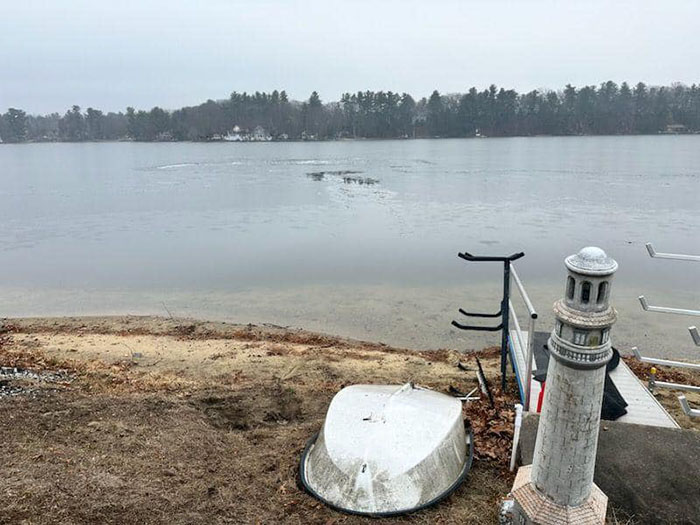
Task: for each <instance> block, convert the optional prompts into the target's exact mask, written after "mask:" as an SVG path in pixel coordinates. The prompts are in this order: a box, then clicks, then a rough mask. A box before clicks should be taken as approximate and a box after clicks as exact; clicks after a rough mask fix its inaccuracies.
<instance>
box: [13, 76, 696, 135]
mask: <svg viewBox="0 0 700 525" xmlns="http://www.w3.org/2000/svg"><path fill="white" fill-rule="evenodd" d="M256 128H257V129H263V130H264V132H265V134H266V136H268V137H270V138H272V139H273V140H274V139H277V140H287V139H288V140H299V139H304V140H326V139H339V138H413V137H473V136H479V135H481V136H490V137H507V136H532V135H608V134H649V133H659V132H665V131H668V130H672V131H681V132H682V131H688V132H697V131H700V85H696V84H693V85H692V86H690V87H688V86H685V85H682V84H674V85H671V86H653V87H650V86H647V85H645V84H644V83H642V82H640V83H638V84H636V85H635V86H634V87H630V86H629V85H628V84H627V83H626V82H625V83H623V84H622V85H619V86H618V85H617V84H616V83H614V82H612V81H608V82H604V83H602V84H601V85H600V86H598V87H596V86H585V87H582V88H575V87H574V86H571V85H567V86H566V87H565V88H564V89H563V90H561V91H548V90H544V91H540V90H534V91H530V92H528V93H522V94H521V93H518V92H516V91H515V90H512V89H504V88H498V87H496V86H495V85H491V86H490V87H489V88H487V89H484V90H483V91H479V90H477V89H476V88H471V89H470V90H469V91H468V92H466V93H462V94H448V95H442V94H440V93H439V92H438V91H434V92H433V93H432V94H431V95H430V97H428V98H422V99H420V100H418V101H416V100H415V99H413V97H411V95H409V94H407V93H402V94H399V93H394V92H391V91H386V92H385V91H376V92H375V91H364V92H358V93H346V94H344V95H343V96H342V97H341V99H340V101H337V102H330V103H323V102H322V101H321V99H320V97H319V95H318V93H317V92H315V91H314V92H313V93H312V94H311V96H310V97H309V99H308V100H306V101H303V102H298V101H292V100H289V98H288V97H287V94H286V92H285V91H276V90H275V91H273V92H272V93H259V92H256V93H254V94H248V93H236V92H234V93H232V94H231V96H230V97H229V98H228V99H225V100H218V101H214V100H208V101H207V102H205V103H203V104H200V105H198V106H193V107H184V108H181V109H177V110H174V111H168V110H164V109H161V108H159V107H154V108H153V109H151V110H150V111H144V110H135V109H134V108H131V107H129V108H127V109H126V111H125V112H119V113H113V112H110V113H104V112H102V111H100V110H97V109H94V108H88V109H87V110H86V111H83V110H82V109H81V108H80V107H79V106H73V107H72V108H71V109H69V110H68V111H66V113H65V114H63V115H60V114H58V113H52V114H50V115H43V116H34V115H28V114H26V113H25V112H24V111H22V110H21V109H17V108H10V109H8V110H7V112H6V113H4V114H2V115H1V117H0V138H1V139H2V141H3V142H28V141H65V142H79V141H99V140H137V141H167V140H194V141H205V140H217V139H220V138H222V137H227V136H230V134H231V133H232V131H233V130H234V129H235V130H237V132H238V130H242V132H244V133H247V132H250V131H252V130H253V129H256Z"/></svg>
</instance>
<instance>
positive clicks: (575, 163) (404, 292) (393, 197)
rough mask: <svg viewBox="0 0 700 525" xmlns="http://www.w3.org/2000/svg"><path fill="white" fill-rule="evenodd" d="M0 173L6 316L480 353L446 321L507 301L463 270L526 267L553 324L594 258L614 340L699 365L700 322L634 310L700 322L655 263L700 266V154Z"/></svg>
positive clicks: (111, 155) (199, 164)
mask: <svg viewBox="0 0 700 525" xmlns="http://www.w3.org/2000/svg"><path fill="white" fill-rule="evenodd" d="M0 166H2V170H0V183H1V184H0V196H1V197H2V202H3V206H2V207H0V220H2V224H3V228H2V229H0V264H1V266H0V267H2V268H3V272H2V273H0V292H2V291H4V293H0V315H7V316H11V315H18V314H20V313H21V314H42V313H54V314H60V313H75V312H81V313H104V312H113V313H119V312H148V313H162V312H160V309H162V306H160V303H161V300H164V299H167V300H169V301H172V302H174V303H176V304H177V308H178V309H179V311H180V312H181V313H180V315H189V314H191V315H197V316H203V317H217V318H225V319H230V320H240V321H268V322H276V323H278V324H294V325H297V326H304V327H306V328H310V329H315V330H322V331H326V332H335V333H341V334H346V335H351V336H354V337H360V338H365V339H372V340H382V341H384V342H387V343H396V344H403V345H409V346H421V347H439V346H456V347H462V346H465V345H466V346H470V345H472V346H475V345H479V344H482V343H484V342H486V343H488V342H496V341H497V337H495V336H493V335H491V336H488V335H487V336H483V335H479V336H475V335H472V334H469V335H465V334H459V333H455V332H454V331H453V329H451V328H450V327H449V320H450V319H451V315H452V312H454V311H456V308H457V307H458V306H465V307H468V308H467V309H469V308H472V309H473V308H474V307H475V306H477V307H478V306H487V305H480V304H476V305H475V304H471V303H487V302H489V303H490V302H497V300H498V285H499V278H500V270H499V269H498V268H497V267H491V266H489V265H484V264H471V265H469V264H468V263H465V262H463V261H461V260H459V259H457V257H456V253H457V252H458V251H461V250H468V251H471V252H474V253H485V254H503V253H512V252H515V251H520V250H523V251H525V252H526V254H527V255H526V257H525V258H524V259H523V260H522V261H519V262H518V268H519V270H520V273H521V276H522V277H523V279H524V280H525V281H526V284H527V285H528V288H529V289H530V290H531V291H532V293H533V295H534V296H535V297H536V298H537V299H536V300H539V302H538V304H537V306H538V308H539V309H540V310H543V311H546V310H549V308H550V305H551V302H552V301H553V300H554V299H556V297H557V294H558V293H559V288H560V285H562V286H563V284H561V283H563V278H564V267H563V263H562V261H563V258H564V257H565V256H566V255H568V254H570V253H573V252H574V251H576V250H578V249H579V248H580V247H582V246H584V245H587V244H597V245H600V246H601V247H603V248H604V249H606V250H607V251H608V252H609V253H610V254H611V255H613V256H614V257H615V258H616V259H617V260H618V261H619V263H620V271H619V272H618V275H617V277H616V290H615V293H616V295H615V297H616V303H617V305H618V309H619V310H620V314H621V315H620V319H621V320H620V324H619V329H618V335H619V336H620V337H624V338H625V339H626V341H625V342H630V343H635V344H639V345H640V346H643V345H644V344H645V341H647V340H650V341H652V342H653V345H654V346H657V347H659V348H661V349H663V350H664V351H665V352H670V353H672V354H676V355H683V354H685V353H686V352H687V351H689V348H691V347H692V343H691V342H690V338H689V337H688V335H687V332H684V330H682V328H683V326H685V325H687V324H692V318H691V319H689V320H688V319H683V318H671V317H669V316H660V315H658V314H656V315H654V314H648V313H647V314H642V313H641V312H640V311H639V307H638V306H637V304H636V303H635V302H634V300H635V297H636V296H637V295H639V294H641V293H645V294H646V295H647V296H649V299H650V301H652V302H655V303H665V304H672V305H676V306H679V307H684V308H697V307H700V293H699V291H700V265H693V263H688V262H685V263H684V262H679V261H659V260H652V259H650V258H649V257H648V256H647V255H646V252H645V250H644V242H646V241H648V240H653V241H654V242H655V244H656V245H657V247H658V249H660V250H663V251H690V252H695V253H697V252H700V243H698V241H697V239H698V232H699V231H700V229H699V227H700V220H699V219H700V206H698V203H697V199H698V196H699V195H700V191H698V190H700V185H699V184H698V182H699V181H700V137H696V136H682V137H681V136H676V137H668V136H666V137H575V138H574V137H570V138H533V139H503V140H500V139H493V140H491V139H490V140H440V141H435V140H426V141H377V142H370V141H358V142H339V143H266V144H230V143H228V144H180V143H179V144H126V143H116V144H35V145H18V146H11V145H3V146H2V147H0ZM158 298H162V299H158ZM272 298H274V300H273V299H272ZM468 303H469V304H468ZM487 307H488V306H487ZM677 322H678V323H680V328H681V329H680V330H679V329H677V328H676V325H677V324H678V323H677ZM669 323H670V324H669ZM544 324H545V322H544V321H543V325H544ZM672 327H673V329H671V328H672ZM666 336H667V337H668V339H667V338H666ZM492 340H493V341H492Z"/></svg>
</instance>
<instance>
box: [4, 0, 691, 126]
mask: <svg viewBox="0 0 700 525" xmlns="http://www.w3.org/2000/svg"><path fill="white" fill-rule="evenodd" d="M699 66H700V1H699V0H658V1H644V0H636V1H624V0H617V1H612V0H610V1H600V0H581V1H567V0H557V1H554V0H551V1H550V0H520V1H506V0H484V1H466V0H463V1H448V0H445V1H440V0H433V1H428V0H424V1H411V0H398V1H381V0H375V1H373V2H370V1H362V0H356V1H352V2H351V1H344V2H336V1H332V0H323V1H316V0H312V1H305V2H301V1H287V2H282V1H277V0H254V1H233V0H167V1H166V0H119V1H116V0H114V1H109V2H108V1H104V0H49V1H39V0H0V72H1V73H0V109H1V110H3V111H4V109H5V108H7V107H9V106H13V107H20V108H23V109H25V110H27V111H29V112H31V113H45V112H51V111H59V112H61V113H62V112H64V111H65V110H66V109H67V108H68V107H69V106H70V105H72V104H79V105H80V106H82V107H83V108H86V107H88V106H92V107H96V108H100V109H105V110H123V109H124V108H125V107H126V106H127V105H132V106H135V107H137V108H144V109H149V108H151V107H152V106H155V105H159V106H161V107H165V108H168V109H174V108H177V107H180V106H183V105H193V104H197V103H199V102H203V101H204V100H206V99H208V98H213V99H219V98H225V97H227V96H228V95H229V94H230V92H231V91H234V90H236V91H256V90H258V91H271V90H273V89H275V88H277V89H286V90H287V92H288V93H289V94H290V96H291V97H292V98H295V99H305V98H307V97H308V95H309V93H310V92H311V91H312V90H314V89H315V90H318V91H319V93H320V94H321V98H322V99H323V100H325V101H328V100H335V99H337V98H339V96H340V94H341V93H342V92H344V91H357V90H365V89H374V90H378V89H385V90H389V89H391V90H394V91H407V92H409V93H411V94H412V95H414V96H415V97H416V98H418V97H421V96H425V95H429V94H430V92H431V91H432V90H433V89H439V90H440V91H441V92H444V93H450V92H458V91H465V90H466V89H467V88H468V87H470V86H472V85H476V86H477V87H480V88H483V87H485V86H487V85H488V84H490V83H495V84H497V85H499V86H501V85H503V86H505V87H513V88H515V89H517V90H519V91H520V90H529V89H534V88H542V87H549V88H560V87H562V86H563V85H565V84H566V83H572V84H574V85H577V86H580V85H583V84H597V83H599V82H601V81H603V80H608V79H612V80H615V81H616V82H622V81H623V80H627V81H629V82H637V81H639V80H642V81H644V82H647V83H650V84H668V83H671V82H684V83H687V84H692V83H697V82H700V70H699V69H698V68H699Z"/></svg>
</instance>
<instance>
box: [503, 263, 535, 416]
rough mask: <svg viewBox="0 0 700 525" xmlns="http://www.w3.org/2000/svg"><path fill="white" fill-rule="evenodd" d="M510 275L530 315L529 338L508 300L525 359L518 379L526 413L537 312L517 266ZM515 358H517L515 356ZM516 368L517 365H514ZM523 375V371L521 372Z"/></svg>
mask: <svg viewBox="0 0 700 525" xmlns="http://www.w3.org/2000/svg"><path fill="white" fill-rule="evenodd" d="M510 275H511V277H512V280H513V282H515V288H516V289H517V290H518V295H519V296H520V298H521V300H522V302H523V303H524V304H525V308H526V309H527V314H528V320H527V336H526V335H525V334H524V333H523V331H522V329H521V327H520V322H519V321H518V316H517V314H516V312H515V308H514V307H513V302H512V301H511V300H510V299H508V309H509V310H510V314H511V315H510V319H511V320H512V322H513V328H514V330H513V332H515V338H516V339H517V342H518V345H517V347H518V348H519V349H520V351H521V353H522V357H523V358H524V363H523V364H524V365H525V369H524V372H525V374H524V377H520V376H517V377H516V379H517V380H518V381H519V382H520V383H521V388H522V393H523V407H524V409H525V410H526V411H528V410H530V390H531V385H532V359H533V350H534V343H535V321H536V320H537V311H536V310H535V307H534V306H533V305H532V301H531V300H530V296H529V295H528V294H527V292H526V291H525V287H524V286H523V282H522V281H521V280H520V276H519V275H518V272H517V271H516V270H515V265H511V269H510ZM526 338H527V341H526V342H525V339H526ZM513 350H514V352H515V351H517V350H516V348H515V345H513ZM514 357H515V356H514ZM513 365H514V366H516V365H515V363H513ZM521 373H522V371H521Z"/></svg>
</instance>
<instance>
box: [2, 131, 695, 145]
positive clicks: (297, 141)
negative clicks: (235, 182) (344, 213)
mask: <svg viewBox="0 0 700 525" xmlns="http://www.w3.org/2000/svg"><path fill="white" fill-rule="evenodd" d="M698 135H700V131H693V132H688V133H664V132H659V133H616V134H603V133H600V134H598V133H595V134H594V133H588V134H581V135H505V136H496V137H484V136H482V137H386V138H381V137H352V138H339V139H318V140H302V139H288V140H274V139H273V140H131V139H124V140H111V139H110V140H26V141H23V142H0V146H6V145H14V146H16V145H23V144H120V143H126V144H270V143H274V144H285V143H293V144H306V143H308V144H316V143H320V142H391V141H420V140H483V139H516V138H520V139H535V138H583V137H687V136H698Z"/></svg>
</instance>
